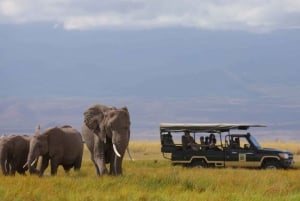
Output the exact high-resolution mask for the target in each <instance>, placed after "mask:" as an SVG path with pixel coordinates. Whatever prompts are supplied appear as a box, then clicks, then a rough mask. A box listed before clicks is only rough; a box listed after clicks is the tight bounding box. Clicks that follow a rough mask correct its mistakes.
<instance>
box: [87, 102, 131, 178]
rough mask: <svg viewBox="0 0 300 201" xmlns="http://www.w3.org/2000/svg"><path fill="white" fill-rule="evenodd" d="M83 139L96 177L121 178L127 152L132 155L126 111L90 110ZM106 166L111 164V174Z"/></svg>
mask: <svg viewBox="0 0 300 201" xmlns="http://www.w3.org/2000/svg"><path fill="white" fill-rule="evenodd" d="M82 136H83V139H84V141H85V143H86V145H87V147H88V149H89V151H90V153H91V160H92V161H93V163H94V165H95V169H96V174H97V176H100V175H103V174H107V173H109V174H111V175H121V174H122V162H123V157H124V154H125V151H126V150H127V151H128V153H129V150H128V143H129V139H130V116H129V112H128V109H127V107H123V108H119V109H118V108H115V107H107V106H104V105H100V104H97V105H93V106H91V107H90V108H88V109H87V110H86V111H85V112H84V123H83V126H82ZM129 156H130V155H129ZM130 157H131V156H130ZM106 164H110V168H109V172H108V169H107V168H106Z"/></svg>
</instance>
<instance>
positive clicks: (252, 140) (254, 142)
mask: <svg viewBox="0 0 300 201" xmlns="http://www.w3.org/2000/svg"><path fill="white" fill-rule="evenodd" d="M249 140H250V141H251V142H252V143H253V145H254V146H255V147H256V148H261V146H260V144H259V143H258V141H257V140H256V139H255V138H254V137H253V136H252V135H250V138H249Z"/></svg>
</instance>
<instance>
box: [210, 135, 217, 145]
mask: <svg viewBox="0 0 300 201" xmlns="http://www.w3.org/2000/svg"><path fill="white" fill-rule="evenodd" d="M216 143H217V139H216V136H215V134H213V133H211V134H210V135H209V148H210V149H214V148H216Z"/></svg>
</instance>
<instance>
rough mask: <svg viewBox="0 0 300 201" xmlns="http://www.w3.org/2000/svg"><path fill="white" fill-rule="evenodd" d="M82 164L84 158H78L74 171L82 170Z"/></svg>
mask: <svg viewBox="0 0 300 201" xmlns="http://www.w3.org/2000/svg"><path fill="white" fill-rule="evenodd" d="M81 163H82V156H78V158H77V159H76V160H75V163H74V170H75V171H79V170H80V168H81Z"/></svg>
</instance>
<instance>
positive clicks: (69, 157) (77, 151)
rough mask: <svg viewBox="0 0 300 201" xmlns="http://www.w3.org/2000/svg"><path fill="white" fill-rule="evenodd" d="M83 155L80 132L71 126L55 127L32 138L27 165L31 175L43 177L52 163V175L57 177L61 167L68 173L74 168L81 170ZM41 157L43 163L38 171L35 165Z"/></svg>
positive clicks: (37, 133)
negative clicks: (36, 174) (35, 174)
mask: <svg viewBox="0 0 300 201" xmlns="http://www.w3.org/2000/svg"><path fill="white" fill-rule="evenodd" d="M82 155H83V142H82V137H81V135H80V133H79V131H77V130H76V129H75V128H72V127H71V126H62V127H53V128H48V129H46V130H45V131H44V132H43V133H39V132H36V133H35V135H34V136H33V137H32V139H31V140H30V146H29V153H28V157H27V163H26V165H27V166H28V169H29V172H30V173H31V174H32V173H38V174H39V176H42V175H43V173H44V171H45V169H46V168H47V167H48V165H49V161H50V165H51V175H56V173H57V168H58V166H59V165H62V166H63V168H64V170H65V171H66V172H68V171H69V170H70V169H71V168H73V167H74V170H75V171H76V170H80V168H81V162H82ZM40 156H41V158H42V161H41V164H40V167H39V169H38V170H36V168H34V166H33V164H34V163H35V162H36V161H37V160H38V158H39V157H40Z"/></svg>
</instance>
